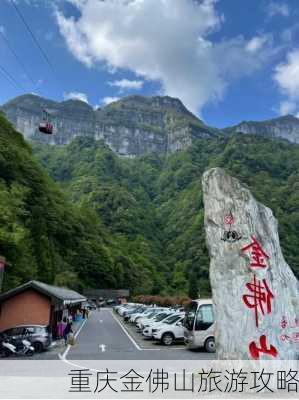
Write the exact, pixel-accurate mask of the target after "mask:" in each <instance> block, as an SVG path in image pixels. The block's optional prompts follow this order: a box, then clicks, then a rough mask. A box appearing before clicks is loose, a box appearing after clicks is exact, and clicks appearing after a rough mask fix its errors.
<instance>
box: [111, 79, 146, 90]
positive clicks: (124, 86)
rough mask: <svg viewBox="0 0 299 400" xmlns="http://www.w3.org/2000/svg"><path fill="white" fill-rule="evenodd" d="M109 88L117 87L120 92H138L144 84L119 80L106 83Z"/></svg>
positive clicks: (139, 81) (138, 81)
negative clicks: (132, 90)
mask: <svg viewBox="0 0 299 400" xmlns="http://www.w3.org/2000/svg"><path fill="white" fill-rule="evenodd" d="M108 83H109V85H110V86H114V87H118V88H119V89H120V91H124V90H130V89H134V90H140V89H142V88H143V84H144V82H143V81H141V80H129V79H121V80H118V81H113V82H108Z"/></svg>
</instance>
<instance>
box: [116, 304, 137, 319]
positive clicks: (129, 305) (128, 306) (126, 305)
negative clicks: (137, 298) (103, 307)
mask: <svg viewBox="0 0 299 400" xmlns="http://www.w3.org/2000/svg"><path fill="white" fill-rule="evenodd" d="M132 307H135V304H134V303H126V304H124V305H123V306H122V307H120V308H119V309H118V310H117V311H118V313H119V315H121V316H122V315H123V314H124V312H125V311H127V310H129V309H130V308H132Z"/></svg>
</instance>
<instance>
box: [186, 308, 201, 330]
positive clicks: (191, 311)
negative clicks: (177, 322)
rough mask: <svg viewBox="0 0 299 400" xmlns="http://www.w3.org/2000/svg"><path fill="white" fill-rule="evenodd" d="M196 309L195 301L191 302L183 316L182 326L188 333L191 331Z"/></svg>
mask: <svg viewBox="0 0 299 400" xmlns="http://www.w3.org/2000/svg"><path fill="white" fill-rule="evenodd" d="M197 307H198V304H197V302H196V301H192V303H191V304H189V305H188V307H187V310H186V316H185V319H184V326H185V327H186V328H187V329H188V330H189V331H192V330H193V326H194V320H195V316H196V311H197Z"/></svg>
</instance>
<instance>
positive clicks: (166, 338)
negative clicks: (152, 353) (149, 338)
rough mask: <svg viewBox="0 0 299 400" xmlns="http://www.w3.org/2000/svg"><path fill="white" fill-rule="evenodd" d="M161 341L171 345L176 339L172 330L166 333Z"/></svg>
mask: <svg viewBox="0 0 299 400" xmlns="http://www.w3.org/2000/svg"><path fill="white" fill-rule="evenodd" d="M161 341H162V343H163V344H164V345H165V346H171V345H172V343H173V341H174V336H173V334H172V333H170V332H169V333H164V335H163V336H162V338H161Z"/></svg>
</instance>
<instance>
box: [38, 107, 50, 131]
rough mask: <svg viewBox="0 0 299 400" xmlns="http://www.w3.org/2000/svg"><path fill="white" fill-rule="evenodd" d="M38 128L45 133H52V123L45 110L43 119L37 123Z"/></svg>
mask: <svg viewBox="0 0 299 400" xmlns="http://www.w3.org/2000/svg"><path fill="white" fill-rule="evenodd" d="M38 130H39V131H40V132H42V133H45V134H46V135H52V134H53V125H52V124H51V122H50V121H49V113H48V112H47V111H46V110H44V117H43V121H42V122H41V123H40V124H39V126H38Z"/></svg>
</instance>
